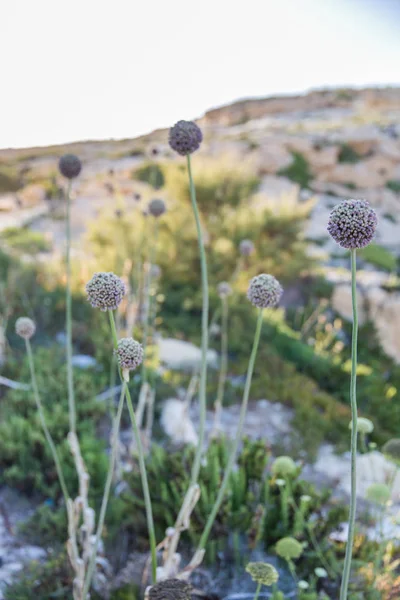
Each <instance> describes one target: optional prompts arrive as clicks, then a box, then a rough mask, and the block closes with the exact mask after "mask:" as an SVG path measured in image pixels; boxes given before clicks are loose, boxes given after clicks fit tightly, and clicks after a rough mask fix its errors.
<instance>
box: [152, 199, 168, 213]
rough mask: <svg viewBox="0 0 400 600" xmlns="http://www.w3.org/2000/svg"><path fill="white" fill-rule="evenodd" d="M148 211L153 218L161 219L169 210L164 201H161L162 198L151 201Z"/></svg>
mask: <svg viewBox="0 0 400 600" xmlns="http://www.w3.org/2000/svg"><path fill="white" fill-rule="evenodd" d="M148 210H149V213H150V214H151V215H153V217H161V215H163V214H164V213H165V211H166V210H167V208H166V206H165V202H164V200H161V198H154V199H153V200H150V202H149V205H148Z"/></svg>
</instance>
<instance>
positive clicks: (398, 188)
mask: <svg viewBox="0 0 400 600" xmlns="http://www.w3.org/2000/svg"><path fill="white" fill-rule="evenodd" d="M386 187H387V188H388V189H389V190H392V191H393V192H396V193H400V181H399V180H398V179H392V180H391V181H388V182H387V183H386Z"/></svg>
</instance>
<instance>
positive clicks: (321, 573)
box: [314, 567, 328, 578]
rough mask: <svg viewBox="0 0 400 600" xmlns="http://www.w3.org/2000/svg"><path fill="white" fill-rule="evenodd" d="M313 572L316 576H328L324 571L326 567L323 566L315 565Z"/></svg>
mask: <svg viewBox="0 0 400 600" xmlns="http://www.w3.org/2000/svg"><path fill="white" fill-rule="evenodd" d="M314 573H315V574H316V576H317V577H321V578H322V577H328V573H327V571H326V569H324V568H323V567H315V569H314Z"/></svg>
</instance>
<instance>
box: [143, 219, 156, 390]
mask: <svg viewBox="0 0 400 600" xmlns="http://www.w3.org/2000/svg"><path fill="white" fill-rule="evenodd" d="M151 239H152V244H151V246H150V251H149V257H148V264H147V273H146V283H145V293H146V300H145V315H144V327H143V341H142V346H143V354H144V359H143V363H142V385H143V384H144V383H146V382H147V364H146V363H147V360H146V350H147V342H148V339H149V321H150V308H151V267H152V265H153V262H154V256H155V252H156V247H157V240H158V218H156V217H155V218H154V227H153V235H152V237H151Z"/></svg>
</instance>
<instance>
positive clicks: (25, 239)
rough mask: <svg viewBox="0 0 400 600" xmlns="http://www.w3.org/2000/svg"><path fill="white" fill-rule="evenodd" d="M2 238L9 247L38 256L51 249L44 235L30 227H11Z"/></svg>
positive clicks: (2, 234)
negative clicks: (39, 253)
mask: <svg viewBox="0 0 400 600" xmlns="http://www.w3.org/2000/svg"><path fill="white" fill-rule="evenodd" d="M0 237H1V239H2V240H4V242H5V243H6V244H7V246H9V247H10V248H12V249H13V250H17V251H19V252H25V253H29V254H37V253H38V252H48V251H49V250H50V249H51V243H50V242H49V240H48V239H47V238H46V237H45V236H44V235H43V234H42V233H39V232H37V231H31V230H30V229H28V227H23V228H19V227H9V228H8V229H5V230H4V231H3V232H2V233H1V235H0Z"/></svg>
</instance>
